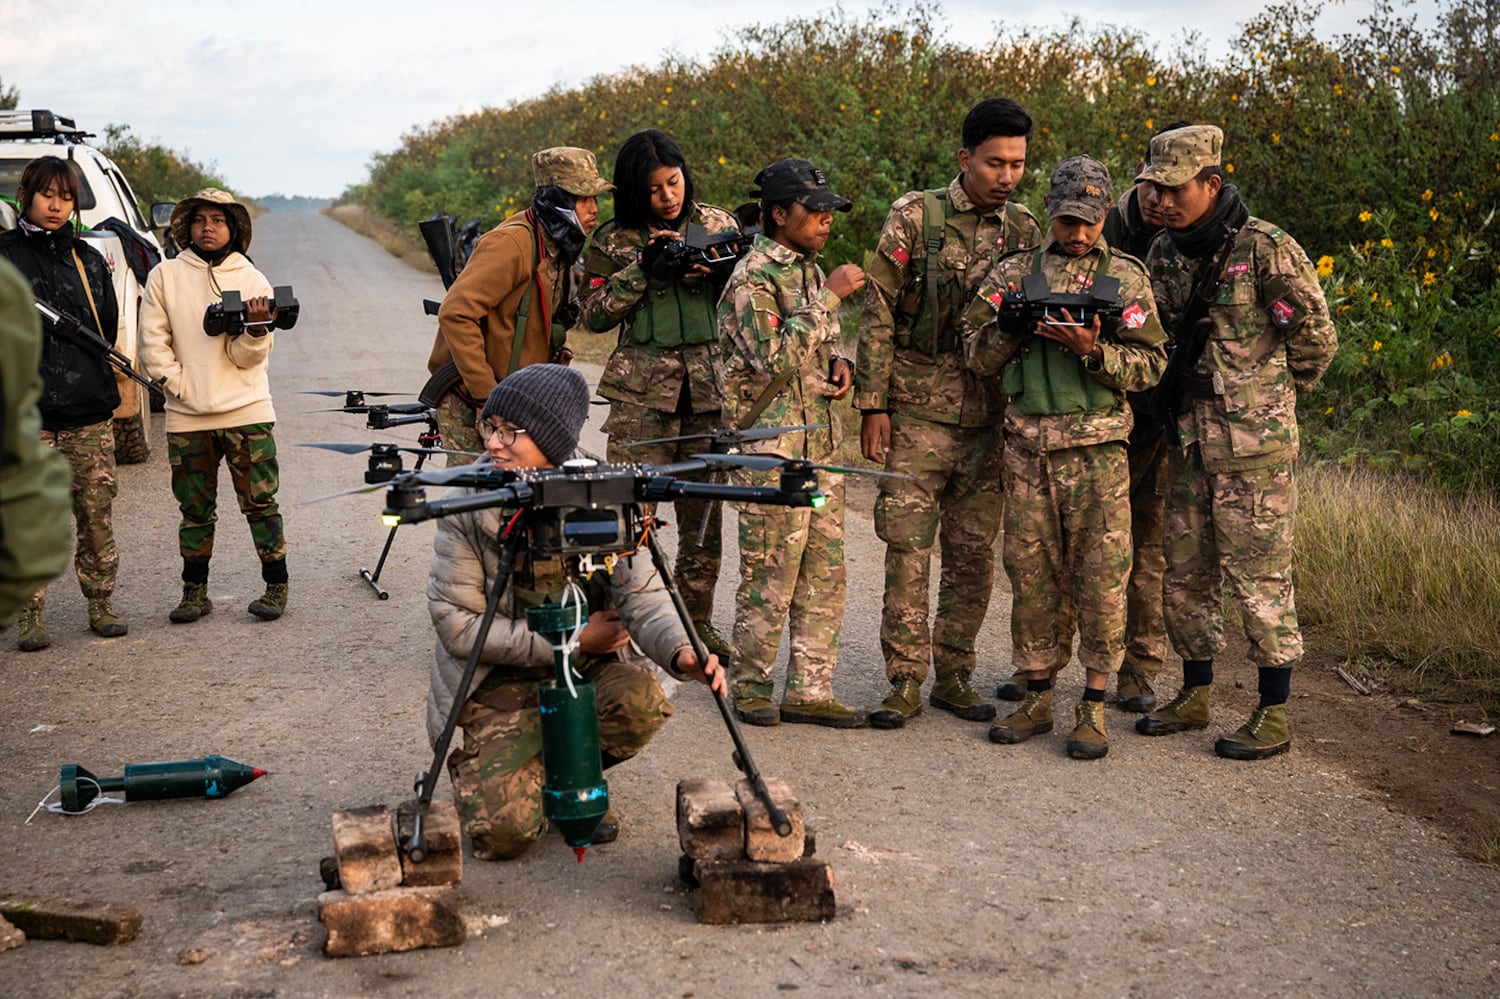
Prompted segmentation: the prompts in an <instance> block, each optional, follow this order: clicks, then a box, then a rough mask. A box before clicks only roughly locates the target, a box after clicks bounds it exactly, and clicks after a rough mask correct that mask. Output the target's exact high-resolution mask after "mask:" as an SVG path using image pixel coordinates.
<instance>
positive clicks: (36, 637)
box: [16, 607, 52, 652]
mask: <svg viewBox="0 0 1500 999" xmlns="http://www.w3.org/2000/svg"><path fill="white" fill-rule="evenodd" d="M51 644H52V636H51V635H49V634H47V627H46V625H44V624H42V609H41V608H40V607H34V608H33V607H28V608H26V609H25V610H23V611H22V612H21V620H20V621H18V622H16V648H18V649H20V650H21V651H22V652H40V651H41V650H42V649H45V648H46V647H47V646H49V645H51Z"/></svg>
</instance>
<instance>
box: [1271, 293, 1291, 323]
mask: <svg viewBox="0 0 1500 999" xmlns="http://www.w3.org/2000/svg"><path fill="white" fill-rule="evenodd" d="M1296 314H1297V310H1296V308H1295V307H1293V306H1292V304H1291V303H1290V302H1288V301H1287V300H1286V299H1284V298H1278V299H1277V300H1276V301H1274V302H1272V303H1271V318H1272V319H1274V320H1275V321H1276V325H1277V326H1285V325H1286V324H1288V323H1290V322H1291V321H1292V317H1293V316H1295V315H1296Z"/></svg>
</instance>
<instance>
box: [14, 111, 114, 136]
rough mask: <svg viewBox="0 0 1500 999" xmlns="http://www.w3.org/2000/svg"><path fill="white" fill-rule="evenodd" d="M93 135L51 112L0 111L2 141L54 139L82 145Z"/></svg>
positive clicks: (69, 120) (71, 120) (68, 119)
mask: <svg viewBox="0 0 1500 999" xmlns="http://www.w3.org/2000/svg"><path fill="white" fill-rule="evenodd" d="M93 135H94V133H93V132H85V131H84V130H83V129H81V128H79V127H78V125H77V124H76V123H75V122H74V121H73V119H72V118H67V117H64V116H63V115H60V114H54V113H53V112H51V111H45V110H41V109H34V110H31V111H0V139H54V140H56V141H57V142H58V143H59V144H66V143H81V142H83V140H84V139H88V138H92V137H93Z"/></svg>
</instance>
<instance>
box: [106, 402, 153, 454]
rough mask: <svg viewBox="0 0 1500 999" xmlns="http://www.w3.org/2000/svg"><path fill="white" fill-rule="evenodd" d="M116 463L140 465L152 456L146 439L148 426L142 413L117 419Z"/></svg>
mask: <svg viewBox="0 0 1500 999" xmlns="http://www.w3.org/2000/svg"><path fill="white" fill-rule="evenodd" d="M114 423H115V464H116V465H139V464H141V463H142V462H144V461H146V460H147V459H148V458H150V457H151V445H150V444H148V443H147V441H146V427H145V423H144V420H143V418H142V416H141V414H139V413H137V414H135V415H134V416H131V417H128V418H126V419H123V420H115V421H114Z"/></svg>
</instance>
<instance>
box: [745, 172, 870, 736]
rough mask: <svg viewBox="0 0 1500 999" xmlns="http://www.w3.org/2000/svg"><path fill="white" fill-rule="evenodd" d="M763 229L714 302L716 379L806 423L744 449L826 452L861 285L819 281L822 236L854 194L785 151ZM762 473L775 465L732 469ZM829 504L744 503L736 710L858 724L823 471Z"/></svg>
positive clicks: (860, 278) (839, 508)
mask: <svg viewBox="0 0 1500 999" xmlns="http://www.w3.org/2000/svg"><path fill="white" fill-rule="evenodd" d="M755 183H756V184H757V185H759V188H760V190H759V195H760V199H761V210H762V220H763V225H764V232H763V233H762V234H761V235H758V236H756V237H755V242H754V244H753V245H752V247H751V249H750V252H749V253H748V254H747V255H746V256H745V258H744V259H743V260H741V261H740V262H739V264H738V265H737V266H736V267H735V269H734V274H733V275H732V276H731V277H730V279H729V284H728V285H727V286H726V287H725V289H724V298H723V300H722V301H721V302H720V303H719V338H720V341H719V359H720V372H719V387H720V391H721V393H722V395H723V397H724V416H725V419H726V420H727V421H728V422H729V423H730V424H731V425H732V426H736V427H740V428H743V429H746V430H748V429H751V428H752V427H784V426H810V425H814V424H827V429H823V430H799V431H796V432H794V433H787V434H781V435H779V436H776V437H770V438H767V439H766V440H763V441H756V442H752V443H750V444H747V445H746V446H745V450H746V451H747V452H754V453H761V454H775V455H780V456H782V457H785V458H805V459H807V460H809V461H814V462H824V461H827V460H829V459H830V458H832V457H833V455H834V452H835V449H836V448H837V446H838V438H839V421H838V418H837V417H836V416H835V415H834V413H833V411H832V407H833V402H834V400H837V399H840V398H842V397H843V396H844V395H846V394H847V393H848V392H849V390H850V389H851V388H852V387H853V384H854V377H853V372H852V371H851V370H850V366H849V362H848V361H847V360H845V359H844V358H842V357H839V356H838V354H837V346H838V341H839V322H838V310H839V306H840V304H841V303H842V302H843V300H844V299H846V298H848V297H849V296H850V295H851V294H853V293H854V292H856V291H858V290H859V288H860V287H862V286H863V284H864V272H863V271H861V270H860V269H859V268H858V267H855V266H854V265H852V264H844V265H843V266H841V267H837V268H835V269H834V271H833V273H832V274H830V275H829V276H828V278H827V281H826V282H825V281H824V277H823V271H822V268H820V267H819V266H818V265H817V263H815V262H814V261H815V258H816V256H817V253H818V251H819V250H820V249H822V248H823V245H824V244H825V243H826V242H827V241H828V234H829V231H830V227H831V226H832V224H833V213H834V212H835V211H848V210H849V209H850V208H851V207H852V205H851V203H850V202H849V200H848V199H847V198H842V197H840V196H839V195H837V194H834V193H833V192H832V191H830V190H829V189H828V181H827V179H826V178H825V177H824V176H823V172H822V171H821V170H818V169H817V168H816V167H814V166H813V165H812V164H811V163H809V162H807V161H806V160H798V159H790V158H788V159H782V160H777V161H776V162H775V163H772V164H771V165H770V166H768V167H766V168H765V169H764V170H762V171H761V172H760V173H759V174H757V175H756V178H755ZM736 477H737V478H738V479H739V480H740V481H742V482H746V483H753V484H756V485H761V484H767V483H770V482H773V481H774V479H775V473H750V472H736ZM819 478H820V482H821V485H822V488H823V492H824V493H825V494H826V496H827V502H826V504H825V505H824V506H823V507H822V508H821V509H807V508H800V509H792V508H788V507H782V506H772V505H763V504H760V503H741V504H739V505H738V507H737V513H738V515H739V537H740V586H739V591H738V593H737V594H736V595H735V615H734V648H735V658H734V663H733V677H732V687H733V691H734V707H735V712H736V714H738V715H739V717H740V718H741V719H742V720H744V721H746V722H748V723H750V724H752V725H774V724H776V723H777V722H778V721H784V722H803V723H808V724H814V725H827V726H830V727H834V728H858V727H862V726H864V725H866V724H867V723H868V717H867V716H866V714H865V713H864V712H863V711H858V710H856V709H854V708H850V707H848V706H846V705H843V704H840V703H839V702H838V701H837V700H836V699H835V698H834V696H833V672H834V668H835V667H836V666H837V665H838V653H839V630H840V628H841V627H842V624H843V618H844V481H843V477H842V476H840V475H834V474H828V473H822V474H820V476H819ZM788 617H789V618H790V626H791V641H790V646H791V654H790V656H789V657H788V659H787V668H786V673H787V680H786V689H785V691H784V692H783V695H782V701H781V708H780V711H779V712H778V711H777V710H776V708H774V707H773V706H772V704H771V693H772V686H771V666H772V663H773V662H774V661H775V658H776V651H777V649H778V648H779V646H780V645H781V631H782V623H783V621H786V620H787V619H788Z"/></svg>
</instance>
